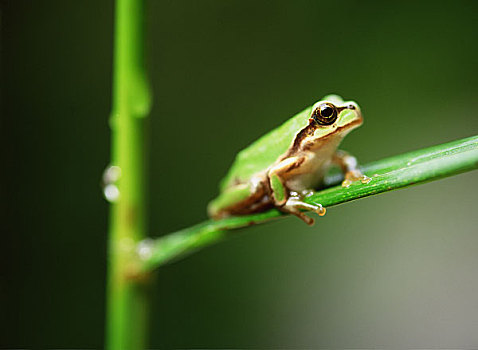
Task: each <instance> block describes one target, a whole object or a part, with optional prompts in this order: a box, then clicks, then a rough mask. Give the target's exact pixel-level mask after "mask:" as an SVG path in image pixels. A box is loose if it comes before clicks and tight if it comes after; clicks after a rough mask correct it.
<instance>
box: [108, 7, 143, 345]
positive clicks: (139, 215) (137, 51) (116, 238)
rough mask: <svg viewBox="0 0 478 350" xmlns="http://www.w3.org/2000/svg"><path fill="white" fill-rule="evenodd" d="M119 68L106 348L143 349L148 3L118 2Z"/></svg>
mask: <svg viewBox="0 0 478 350" xmlns="http://www.w3.org/2000/svg"><path fill="white" fill-rule="evenodd" d="M115 16H116V23H115V51H114V70H113V105H112V114H111V118H110V126H111V130H112V140H111V141H112V160H111V165H113V166H116V167H118V168H119V169H120V177H119V179H118V180H117V181H116V182H114V186H116V187H117V188H118V190H119V197H118V199H117V200H114V201H112V204H111V211H110V226H109V241H108V285H107V320H106V323H107V326H106V348H108V349H142V348H145V339H146V328H147V327H146V310H147V307H146V297H145V292H146V290H145V289H146V286H145V285H144V284H143V283H142V282H140V281H138V280H136V279H132V278H131V276H132V275H134V274H135V271H136V269H137V267H138V266H137V262H138V260H137V259H135V257H136V246H137V243H138V242H139V241H140V240H142V239H143V238H144V237H145V232H146V205H145V193H146V190H145V186H146V180H145V166H146V164H145V163H146V147H145V137H144V124H145V121H146V118H145V117H146V116H147V114H148V113H149V109H150V92H149V87H148V84H147V81H146V74H145V67H144V47H143V43H144V40H143V37H144V34H143V31H144V30H143V18H144V4H143V1H142V0H117V2H116V14H115Z"/></svg>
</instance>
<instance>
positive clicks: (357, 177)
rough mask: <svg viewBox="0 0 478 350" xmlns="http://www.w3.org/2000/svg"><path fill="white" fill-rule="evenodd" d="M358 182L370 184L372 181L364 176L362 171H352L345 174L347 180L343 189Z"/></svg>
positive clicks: (343, 183) (343, 184)
mask: <svg viewBox="0 0 478 350" xmlns="http://www.w3.org/2000/svg"><path fill="white" fill-rule="evenodd" d="M356 181H360V182H362V183H363V184H368V183H369V182H370V181H372V179H371V178H369V177H368V176H367V175H364V174H362V172H361V171H360V170H350V171H347V172H346V173H345V180H344V181H342V187H345V188H347V187H349V186H350V185H351V184H352V183H354V182H356Z"/></svg>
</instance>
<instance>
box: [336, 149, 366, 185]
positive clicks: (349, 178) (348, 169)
mask: <svg viewBox="0 0 478 350" xmlns="http://www.w3.org/2000/svg"><path fill="white" fill-rule="evenodd" d="M333 161H334V163H336V164H338V165H339V166H340V167H341V168H342V171H343V172H344V174H345V179H344V181H342V187H346V188H347V187H349V186H350V185H351V184H352V183H353V182H355V181H361V182H362V183H363V184H368V183H369V182H370V181H371V180H372V179H371V178H369V177H368V176H366V175H364V174H362V172H361V171H360V170H359V168H358V163H357V159H356V158H355V157H354V156H352V155H350V154H348V153H347V152H345V151H337V152H336V153H335V155H334V158H333Z"/></svg>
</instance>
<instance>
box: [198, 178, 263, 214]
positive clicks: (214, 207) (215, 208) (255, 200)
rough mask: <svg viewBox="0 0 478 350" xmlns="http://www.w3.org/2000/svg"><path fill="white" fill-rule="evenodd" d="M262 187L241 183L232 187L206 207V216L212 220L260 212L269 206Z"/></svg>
mask: <svg viewBox="0 0 478 350" xmlns="http://www.w3.org/2000/svg"><path fill="white" fill-rule="evenodd" d="M267 200H268V197H266V196H265V189H264V188H263V186H259V185H257V184H250V183H242V184H237V185H235V186H232V187H231V188H229V189H228V190H226V191H224V192H223V193H221V194H220V195H219V196H218V197H217V198H216V199H214V200H212V201H211V202H210V203H209V205H208V208H207V210H208V214H209V216H210V217H212V218H214V219H220V218H223V217H227V216H231V215H244V214H249V213H253V212H257V211H260V210H261V209H262V208H265V207H267V206H268V205H269V206H270V201H267Z"/></svg>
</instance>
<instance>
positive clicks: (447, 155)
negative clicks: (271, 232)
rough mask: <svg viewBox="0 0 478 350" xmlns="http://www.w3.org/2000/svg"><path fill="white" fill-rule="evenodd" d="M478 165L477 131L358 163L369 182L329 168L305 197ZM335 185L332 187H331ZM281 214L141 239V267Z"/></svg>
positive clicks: (399, 184)
mask: <svg viewBox="0 0 478 350" xmlns="http://www.w3.org/2000/svg"><path fill="white" fill-rule="evenodd" d="M477 168H478V136H473V137H469V138H466V139H462V140H458V141H453V142H449V143H446V144H442V145H438V146H434V147H430V148H425V149H421V150H417V151H414V152H409V153H405V154H401V155H398V156H394V157H390V158H386V159H382V160H379V161H376V162H373V163H370V164H368V165H366V166H363V167H362V170H363V172H364V173H365V174H366V175H368V176H370V177H371V178H372V181H371V182H369V183H368V184H362V183H354V184H352V185H351V186H350V187H349V188H343V187H342V186H340V185H339V186H337V184H339V183H340V181H341V179H342V177H341V175H340V174H339V173H338V172H333V173H331V174H330V175H328V176H327V178H326V179H325V184H326V186H328V188H326V189H324V190H322V191H320V192H317V193H315V194H314V195H312V196H311V197H309V198H307V200H306V202H309V203H314V202H315V203H321V204H322V205H324V206H326V207H330V206H334V205H337V204H340V203H344V202H348V201H352V200H355V199H358V198H362V197H367V196H371V195H375V194H378V193H382V192H386V191H391V190H395V189H399V188H403V187H407V186H412V185H416V184H420V183H425V182H428V181H433V180H438V179H440V178H443V177H447V176H452V175H456V174H459V173H462V172H465V171H470V170H473V169H477ZM330 186H333V187H330ZM280 216H283V214H282V213H281V212H279V211H278V210H275V209H274V210H270V211H267V212H264V213H260V214H254V215H248V216H241V217H231V218H227V219H223V220H219V221H212V220H209V221H205V222H203V223H201V224H198V225H196V226H193V227H190V228H186V229H183V230H180V231H177V232H174V233H171V234H168V235H166V236H164V237H161V238H158V239H155V240H152V241H144V242H143V244H142V247H143V249H140V257H139V258H140V259H141V260H142V261H143V264H142V269H143V271H150V270H152V269H154V268H156V267H158V266H161V265H163V264H165V263H167V262H169V261H171V260H173V259H177V258H179V257H182V256H185V255H187V254H190V253H192V252H194V251H195V250H197V249H200V248H202V247H205V246H208V245H211V244H213V243H216V242H218V241H220V240H221V239H224V238H226V237H227V236H228V233H227V231H228V230H232V229H237V228H241V227H245V226H248V225H252V224H257V223H261V222H265V221H268V220H271V219H274V218H277V217H280Z"/></svg>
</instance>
